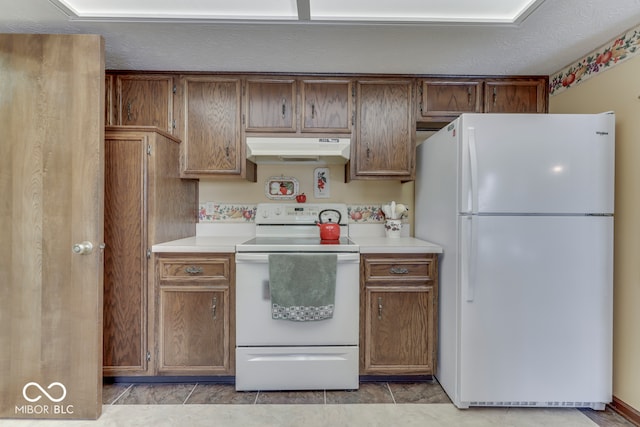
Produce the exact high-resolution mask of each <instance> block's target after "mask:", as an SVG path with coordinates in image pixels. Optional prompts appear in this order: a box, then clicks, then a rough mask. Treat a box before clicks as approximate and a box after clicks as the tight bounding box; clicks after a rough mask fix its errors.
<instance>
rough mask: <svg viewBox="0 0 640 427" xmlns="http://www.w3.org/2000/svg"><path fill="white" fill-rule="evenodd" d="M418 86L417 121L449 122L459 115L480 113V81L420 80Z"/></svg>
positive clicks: (481, 87) (481, 97)
mask: <svg viewBox="0 0 640 427" xmlns="http://www.w3.org/2000/svg"><path fill="white" fill-rule="evenodd" d="M418 85H419V95H418V96H419V99H418V113H417V114H418V118H417V119H418V121H437V122H442V121H450V120H453V119H455V118H456V117H457V116H458V115H460V114H461V113H481V112H482V108H483V105H482V101H483V96H482V89H483V86H482V81H481V80H466V79H422V80H420V81H419V83H418Z"/></svg>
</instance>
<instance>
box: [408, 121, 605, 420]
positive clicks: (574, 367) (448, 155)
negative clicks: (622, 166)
mask: <svg viewBox="0 0 640 427" xmlns="http://www.w3.org/2000/svg"><path fill="white" fill-rule="evenodd" d="M614 129H615V115H614V114H612V113H603V114H589V115H583V114H563V115H560V114H463V115H461V116H460V117H459V118H458V119H457V120H455V121H454V122H452V123H450V124H449V125H448V126H447V127H445V128H444V129H442V130H440V131H439V132H438V133H436V134H435V135H433V136H432V137H430V138H428V139H427V140H426V141H424V142H423V143H422V144H420V145H419V146H418V156H417V180H416V187H415V188H416V195H415V196H416V202H415V206H416V224H415V234H416V237H418V238H421V239H425V240H429V241H432V242H434V243H437V244H439V245H441V246H443V249H444V252H443V256H442V258H441V263H440V274H439V277H440V319H439V320H440V321H439V325H440V330H439V334H438V336H439V340H440V342H439V349H440V354H439V359H438V371H437V375H436V376H437V378H438V380H439V381H440V383H441V384H442V386H443V388H444V390H445V391H446V392H447V394H448V395H449V397H450V398H451V400H452V401H453V403H454V404H455V405H456V406H457V407H460V408H466V407H469V406H546V407H556V406H557V407H591V408H594V409H603V408H604V406H605V404H606V403H608V402H610V401H611V393H612V324H613V320H612V319H613V295H612V294H613V289H612V288H613V206H614Z"/></svg>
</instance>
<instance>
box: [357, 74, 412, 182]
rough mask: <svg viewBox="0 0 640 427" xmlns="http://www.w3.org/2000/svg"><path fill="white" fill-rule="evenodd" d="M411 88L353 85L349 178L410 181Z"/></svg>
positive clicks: (408, 84)
mask: <svg viewBox="0 0 640 427" xmlns="http://www.w3.org/2000/svg"><path fill="white" fill-rule="evenodd" d="M413 85H414V82H413V80H399V81H398V80H391V81H390V80H376V81H359V82H358V83H357V107H356V115H357V127H356V138H355V141H354V143H352V149H351V154H352V162H351V178H354V179H359V178H365V179H366V178H382V179H402V180H412V179H414V177H415V148H416V145H415V127H416V124H415V120H414V119H413V105H414V104H413Z"/></svg>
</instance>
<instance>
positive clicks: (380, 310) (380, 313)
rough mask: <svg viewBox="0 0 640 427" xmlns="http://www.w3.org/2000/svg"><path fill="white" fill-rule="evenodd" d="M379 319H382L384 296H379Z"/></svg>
mask: <svg viewBox="0 0 640 427" xmlns="http://www.w3.org/2000/svg"><path fill="white" fill-rule="evenodd" d="M378 320H382V297H378Z"/></svg>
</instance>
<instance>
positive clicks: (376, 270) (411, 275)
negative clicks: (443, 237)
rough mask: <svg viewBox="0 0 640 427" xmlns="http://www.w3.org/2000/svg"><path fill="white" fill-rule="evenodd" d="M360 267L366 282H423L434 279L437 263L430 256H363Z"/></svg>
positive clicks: (433, 257) (432, 256)
mask: <svg viewBox="0 0 640 427" xmlns="http://www.w3.org/2000/svg"><path fill="white" fill-rule="evenodd" d="M362 265H363V269H364V280H365V281H366V282H371V281H373V282H376V281H384V282H388V281H402V282H407V281H420V282H425V281H430V280H434V279H435V274H436V266H437V261H436V258H435V256H434V255H431V254H428V255H421V256H415V255H406V254H403V255H365V256H363V260H362Z"/></svg>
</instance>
